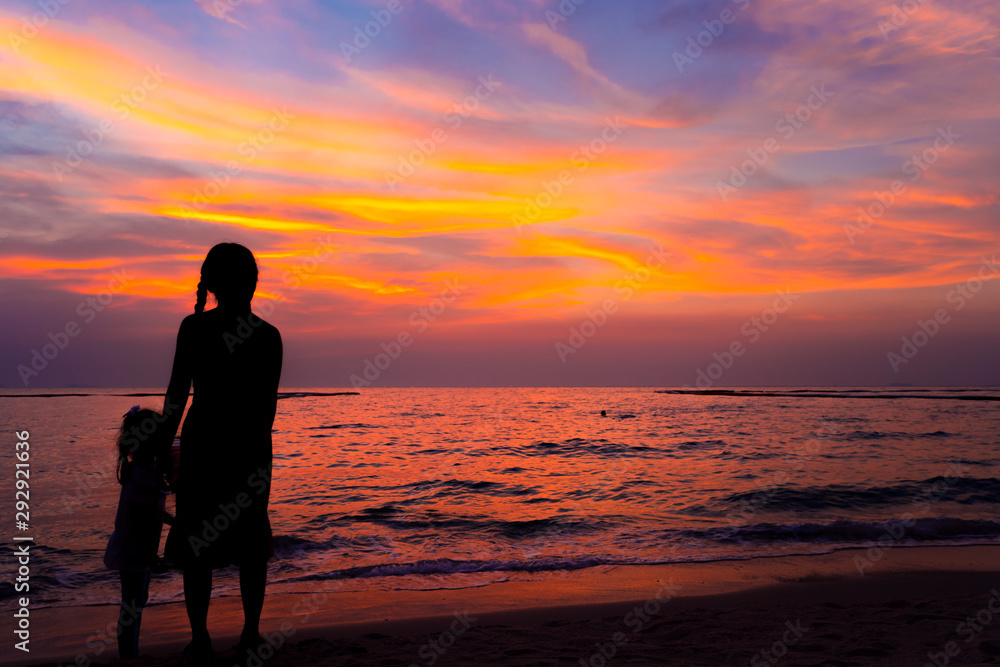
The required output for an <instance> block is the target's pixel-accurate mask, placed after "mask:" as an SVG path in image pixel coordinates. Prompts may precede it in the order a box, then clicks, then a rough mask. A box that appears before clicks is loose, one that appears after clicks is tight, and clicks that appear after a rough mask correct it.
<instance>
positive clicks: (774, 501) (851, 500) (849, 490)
mask: <svg viewBox="0 0 1000 667" xmlns="http://www.w3.org/2000/svg"><path fill="white" fill-rule="evenodd" d="M942 501H945V502H956V503H960V504H963V505H971V504H978V503H987V504H998V503H1000V479H996V478H994V477H941V476H938V477H931V478H930V479H925V480H923V481H920V482H916V481H915V482H904V483H901V484H893V485H889V486H871V487H862V486H854V485H850V484H830V485H826V486H818V487H804V488H794V487H774V488H766V487H765V488H762V489H759V490H756V491H743V492H740V493H733V494H729V495H726V496H721V497H715V498H712V502H713V504H717V505H719V506H721V507H723V508H725V509H726V510H730V511H739V510H740V509H741V508H743V509H746V508H747V506H750V507H753V508H754V509H756V510H759V509H763V508H768V509H771V510H784V511H805V510H817V509H858V508H866V507H875V506H882V505H895V504H899V503H910V504H913V505H917V506H921V507H922V506H925V505H927V504H930V503H934V502H942Z"/></svg>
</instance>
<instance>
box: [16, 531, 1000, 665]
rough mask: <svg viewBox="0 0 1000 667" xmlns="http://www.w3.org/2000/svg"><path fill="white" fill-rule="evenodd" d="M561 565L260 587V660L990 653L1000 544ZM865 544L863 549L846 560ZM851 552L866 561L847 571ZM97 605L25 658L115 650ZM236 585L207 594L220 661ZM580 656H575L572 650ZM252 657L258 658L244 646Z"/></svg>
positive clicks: (48, 661) (150, 629) (164, 654)
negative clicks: (264, 641) (521, 576)
mask: <svg viewBox="0 0 1000 667" xmlns="http://www.w3.org/2000/svg"><path fill="white" fill-rule="evenodd" d="M875 555H877V552H867V551H862V550H845V551H839V552H836V553H833V554H826V555H820V556H791V557H779V558H765V559H755V560H752V561H728V562H714V563H690V564H676V565H663V566H636V567H613V568H601V569H594V570H581V571H577V572H568V573H565V574H563V575H562V576H559V577H557V578H550V579H547V580H545V581H522V582H506V583H498V584H491V585H488V586H484V587H481V588H476V589H463V590H457V591H456V590H433V591H395V592H379V593H364V594H362V593H357V592H351V593H343V592H340V593H338V592H337V590H336V587H335V586H330V587H329V588H328V589H327V590H323V589H322V588H320V587H319V586H317V591H316V592H315V593H314V594H312V595H284V596H272V597H269V598H268V599H267V602H266V603H265V607H264V620H263V622H262V628H263V629H264V632H265V634H266V635H267V636H269V637H270V639H271V642H272V643H273V644H274V645H277V647H278V648H277V650H276V651H274V652H273V654H272V652H271V651H270V650H264V651H263V655H262V656H261V657H262V658H264V659H263V660H261V661H260V662H261V663H262V664H268V665H274V666H279V665H371V664H378V665H432V664H437V665H465V664H474V663H475V664H480V665H487V664H488V665H494V664H496V665H557V664H576V665H581V664H583V665H593V666H595V667H600V666H601V665H604V664H608V663H611V662H614V663H615V664H650V665H653V664H657V665H659V664H669V665H753V666H754V667H757V666H760V665H774V664H779V663H780V664H782V665H925V664H935V662H936V663H937V665H938V666H939V667H940V665H944V664H957V665H973V664H994V663H998V662H1000V618H996V616H997V614H996V612H1000V593H998V592H997V589H998V588H1000V548H997V547H982V546H980V547H942V548H933V547H923V548H912V549H902V548H897V549H889V550H886V551H884V552H882V553H881V557H880V558H877V559H876V558H874V556H875ZM857 559H863V560H857ZM859 563H860V564H861V565H863V566H864V568H865V574H864V575H863V576H862V575H860V574H859V572H858V565H859ZM115 614H116V610H115V609H114V608H113V607H109V606H95V607H75V608H63V609H42V610H37V611H34V612H33V613H32V640H31V647H32V651H31V654H30V656H29V657H28V659H23V658H22V657H21V656H20V655H14V656H11V654H10V653H9V652H8V653H7V657H6V658H5V659H4V664H29V665H41V664H45V665H56V664H58V665H64V664H74V663H75V664H79V665H85V664H116V663H117V662H118V661H117V658H115V656H116V649H115V645H114V636H113V626H112V633H111V634H110V635H109V634H108V633H107V629H108V626H109V625H110V624H111V623H113V620H114V618H115ZM240 622H241V608H240V603H239V599H238V598H232V597H227V598H217V599H215V600H213V603H212V609H211V613H210V629H211V630H212V632H213V638H214V644H215V648H216V651H217V653H218V658H219V660H218V664H219V665H231V664H235V663H236V662H237V656H236V654H235V650H234V647H235V643H236V640H237V637H238V633H239V628H240ZM142 632H143V642H142V643H143V653H144V655H145V658H144V659H143V660H142V662H143V663H145V664H151V665H163V666H166V665H173V664H177V663H178V662H179V659H180V651H181V649H182V648H183V646H184V644H185V643H186V642H187V627H186V620H185V616H184V609H183V606H182V605H180V604H168V605H158V606H154V607H150V608H148V609H147V611H146V612H145V614H144V618H143V628H142ZM581 661H582V662H581ZM250 664H256V662H255V661H254V660H251V661H250Z"/></svg>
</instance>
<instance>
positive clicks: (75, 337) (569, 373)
mask: <svg viewBox="0 0 1000 667" xmlns="http://www.w3.org/2000/svg"><path fill="white" fill-rule="evenodd" d="M998 30H1000V5H997V4H996V3H995V2H993V1H992V0H980V1H977V0H958V1H956V2H949V3H944V2H940V1H939V0H925V1H923V2H918V0H907V2H905V3H899V4H892V3H890V2H887V1H884V0H874V1H868V0H858V1H856V2H820V3H816V2H807V1H805V0H802V1H795V0H793V1H787V0H712V1H709V2H704V1H698V2H694V1H670V0H661V1H657V2H651V1H646V0H631V1H625V2H609V1H608V0H562V1H561V2H559V1H557V0H494V1H491V2H478V1H474V0H373V1H371V2H367V1H354V2H336V3H332V2H318V1H315V0H314V1H307V0H283V1H282V2H278V1H277V0H242V2H237V0H198V1H195V0H172V1H167V0H161V1H150V2H142V3H133V2H120V1H118V0H102V1H101V2H81V1H79V0H38V1H37V2H27V1H14V0H0V277H2V280H0V299H2V303H3V319H4V324H3V327H2V332H0V384H2V385H4V386H6V387H10V388H24V387H28V388H41V387H63V386H97V387H162V386H165V384H166V382H167V380H168V377H169V372H170V363H171V359H172V356H173V350H174V343H175V339H176V331H177V327H178V325H179V323H180V321H181V319H183V317H184V316H186V315H187V314H188V313H190V312H192V311H193V306H194V302H195V291H196V285H197V283H198V273H199V269H200V265H201V261H202V260H203V259H204V256H205V254H206V253H207V251H208V249H209V248H210V247H211V246H212V245H214V244H215V243H218V242H223V241H234V242H238V243H242V244H244V245H246V246H247V247H249V248H250V249H251V250H252V251H253V252H254V254H255V256H256V257H257V260H258V263H259V265H260V283H259V285H258V290H257V294H256V296H255V298H254V310H255V312H256V313H258V314H259V315H260V316H261V317H263V318H264V319H266V320H267V321H269V322H271V323H272V324H274V325H275V326H277V327H278V328H279V330H280V331H281V333H282V338H283V341H284V347H285V364H284V370H283V375H282V384H283V385H284V386H286V387H307V386H315V387H319V386H324V387H351V386H354V387H369V386H477V385H484V386H507V385H523V386H664V387H670V386H690V387H704V388H707V387H723V386H758V385H759V386H774V385H786V386H787V385H797V386H803V385H808V386H815V385H888V384H892V383H902V384H915V385H937V384H941V385H986V384H997V377H998V371H1000V352H998V348H997V344H996V341H997V337H998V334H1000V318H998V317H997V313H998V307H1000V287H998V286H1000V282H996V281H994V280H993V278H995V277H997V276H1000V264H998V263H997V255H996V253H997V252H998V251H1000V238H998V222H1000V217H998V213H1000V206H998V204H1000V197H998V188H1000V186H998V179H997V174H998V172H1000V150H998V149H1000V118H998V109H1000V86H997V72H998V71H1000V40H998Z"/></svg>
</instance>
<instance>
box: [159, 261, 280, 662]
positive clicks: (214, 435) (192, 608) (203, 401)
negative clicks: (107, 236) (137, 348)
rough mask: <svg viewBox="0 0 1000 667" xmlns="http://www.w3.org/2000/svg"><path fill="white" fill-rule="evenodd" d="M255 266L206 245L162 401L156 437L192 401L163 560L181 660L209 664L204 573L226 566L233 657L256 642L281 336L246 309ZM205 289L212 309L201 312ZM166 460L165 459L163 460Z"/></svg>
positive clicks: (268, 553)
mask: <svg viewBox="0 0 1000 667" xmlns="http://www.w3.org/2000/svg"><path fill="white" fill-rule="evenodd" d="M256 287H257V261H256V260H255V259H254V256H253V253H251V252H250V251H249V250H248V249H247V248H245V247H243V246H241V245H239V244H237V243H220V244H218V245H216V246H214V247H213V248H212V249H211V250H210V251H209V253H208V256H207V257H205V261H204V263H203V264H202V266H201V282H199V283H198V302H197V304H196V305H195V312H194V314H193V315H188V316H187V317H186V318H184V321H183V322H181V326H180V330H179V332H178V334H177V351H176V353H175V356H174V365H173V370H172V372H171V376H170V386H169V387H168V388H167V395H166V399H165V402H164V415H166V416H167V417H168V419H169V422H168V424H169V427H170V428H169V429H168V434H169V435H170V436H171V437H170V438H168V439H167V440H166V441H167V442H171V441H172V440H173V434H174V433H176V431H177V428H178V426H179V424H180V420H181V415H182V413H183V412H184V406H185V404H186V403H187V398H188V390H189V388H190V387H191V384H192V382H193V383H194V396H193V398H192V400H191V409H190V410H188V414H187V417H186V418H185V420H184V427H183V429H182V430H181V448H180V464H179V471H178V475H177V481H176V485H175V490H176V492H177V517H176V520H175V523H174V527H173V528H172V529H171V531H170V534H169V536H168V538H167V548H166V555H167V557H168V558H170V559H172V560H173V561H174V562H176V563H178V564H179V565H180V566H181V567H182V568H183V571H184V602H185V605H186V607H187V615H188V620H189V621H190V623H191V643H190V644H189V645H188V646H187V647H186V648H185V649H184V658H185V662H186V663H189V664H197V663H199V662H205V661H208V660H210V659H212V657H213V655H214V653H213V650H212V641H211V638H210V637H209V634H208V627H207V619H208V605H209V600H210V599H211V594H212V570H213V569H214V568H217V567H221V566H223V565H228V564H231V563H236V564H238V565H239V568H240V595H241V597H242V600H243V616H244V626H243V632H242V634H241V636H240V644H239V647H238V650H239V655H240V657H243V654H244V652H245V651H246V650H250V651H255V650H256V649H257V647H258V646H259V645H260V642H261V637H260V632H259V623H260V613H261V608H262V607H263V605H264V587H265V584H266V581H267V560H268V559H269V558H271V557H272V556H273V555H274V547H273V543H272V538H271V524H270V522H269V521H268V518H267V504H268V498H269V495H270V490H271V427H272V424H273V423H274V414H275V409H276V404H277V392H278V380H279V377H280V375H281V357H282V347H281V336H280V334H279V333H278V330H277V329H276V328H274V327H273V326H271V325H270V324H268V323H267V322H265V321H264V320H262V319H260V318H259V317H257V316H256V315H254V314H253V313H251V312H250V300H251V299H252V298H253V294H254V291H255V290H256ZM208 292H212V293H214V294H215V297H216V300H217V301H218V307H217V308H214V309H212V310H208V311H205V310H204V308H205V302H206V300H207V297H208ZM164 460H169V457H164Z"/></svg>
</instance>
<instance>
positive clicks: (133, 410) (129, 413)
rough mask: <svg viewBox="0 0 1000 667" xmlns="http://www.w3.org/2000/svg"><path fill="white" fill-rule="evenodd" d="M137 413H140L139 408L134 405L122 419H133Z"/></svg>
mask: <svg viewBox="0 0 1000 667" xmlns="http://www.w3.org/2000/svg"><path fill="white" fill-rule="evenodd" d="M137 412H139V406H138V405H133V406H132V407H131V408H129V409H128V412H126V413H125V414H123V415H122V419H124V418H125V417H132V416H134V415H135V413H137Z"/></svg>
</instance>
